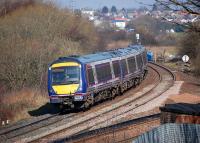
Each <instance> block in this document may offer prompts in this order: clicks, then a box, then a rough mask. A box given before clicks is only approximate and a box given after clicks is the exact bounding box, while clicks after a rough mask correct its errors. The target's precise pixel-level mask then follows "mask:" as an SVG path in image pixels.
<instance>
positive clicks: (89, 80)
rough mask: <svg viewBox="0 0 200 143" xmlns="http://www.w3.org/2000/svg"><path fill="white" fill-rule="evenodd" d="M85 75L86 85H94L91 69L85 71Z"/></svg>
mask: <svg viewBox="0 0 200 143" xmlns="http://www.w3.org/2000/svg"><path fill="white" fill-rule="evenodd" d="M87 74H88V84H89V85H93V84H95V81H94V74H93V70H92V68H89V69H87Z"/></svg>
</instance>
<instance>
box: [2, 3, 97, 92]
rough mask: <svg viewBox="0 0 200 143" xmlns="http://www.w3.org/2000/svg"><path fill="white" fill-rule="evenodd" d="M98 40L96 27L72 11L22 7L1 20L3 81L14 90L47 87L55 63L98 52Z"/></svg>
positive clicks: (42, 6)
mask: <svg viewBox="0 0 200 143" xmlns="http://www.w3.org/2000/svg"><path fill="white" fill-rule="evenodd" d="M98 40H99V39H98V37H97V34H96V32H95V29H94V27H93V25H92V24H91V23H89V22H88V21H86V20H85V19H83V18H80V17H76V16H74V15H73V14H72V13H70V12H67V11H64V10H60V9H58V8H56V7H54V6H52V5H45V4H34V5H29V6H27V7H21V8H19V9H17V10H15V11H13V12H12V13H10V14H9V15H5V16H4V17H0V43H1V44H0V50H1V52H0V67H1V68H0V81H1V82H4V83H6V84H7V85H8V86H9V87H10V88H11V89H20V88H23V87H45V86H44V85H46V84H45V80H44V79H45V77H46V71H47V66H48V64H49V63H50V62H51V61H53V60H54V59H56V58H58V57H60V56H67V55H71V54H83V53H88V52H91V51H94V50H95V49H94V48H96V43H97V42H98ZM42 85H43V86H42Z"/></svg>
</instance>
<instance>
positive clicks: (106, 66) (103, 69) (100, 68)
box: [95, 63, 112, 83]
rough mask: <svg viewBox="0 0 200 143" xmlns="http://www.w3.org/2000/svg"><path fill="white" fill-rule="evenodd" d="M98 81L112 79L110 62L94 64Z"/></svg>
mask: <svg viewBox="0 0 200 143" xmlns="http://www.w3.org/2000/svg"><path fill="white" fill-rule="evenodd" d="M95 68H96V72H97V80H98V82H99V83H100V82H104V81H107V80H110V79H112V74H111V68H110V63H103V64H99V65H96V66H95Z"/></svg>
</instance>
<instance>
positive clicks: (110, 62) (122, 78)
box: [48, 45, 147, 109]
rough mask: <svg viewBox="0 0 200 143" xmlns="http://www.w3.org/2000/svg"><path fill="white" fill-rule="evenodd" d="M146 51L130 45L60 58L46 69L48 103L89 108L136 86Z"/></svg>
mask: <svg viewBox="0 0 200 143" xmlns="http://www.w3.org/2000/svg"><path fill="white" fill-rule="evenodd" d="M146 54H147V53H146V49H145V48H144V47H143V46H142V45H130V46H128V47H126V48H120V49H116V50H111V51H107V52H99V53H95V54H89V55H83V56H69V57H60V58H58V59H57V60H55V61H54V62H52V63H51V64H50V65H49V68H48V93H49V98H50V103H52V104H54V105H65V106H66V107H67V108H70V109H71V108H79V109H80V108H82V109H88V108H89V107H91V106H92V105H93V104H94V103H96V102H99V101H103V100H106V99H113V98H114V97H115V96H117V95H121V94H123V93H124V92H125V91H126V90H128V89H129V88H131V87H133V86H134V85H137V84H139V83H140V82H141V81H142V80H143V79H144V77H145V75H146V74H147V56H146Z"/></svg>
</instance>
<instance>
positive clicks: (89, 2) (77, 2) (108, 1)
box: [55, 0, 155, 9]
mask: <svg viewBox="0 0 200 143" xmlns="http://www.w3.org/2000/svg"><path fill="white" fill-rule="evenodd" d="M55 1H56V3H57V4H58V5H59V6H60V7H69V8H70V7H71V8H72V6H73V8H74V9H77V8H93V9H102V7H104V6H107V7H108V8H111V7H112V6H113V5H114V6H116V8H117V9H122V8H139V7H141V6H144V5H142V4H140V2H142V3H144V4H150V5H152V4H153V3H154V2H155V1H154V0H55Z"/></svg>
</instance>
